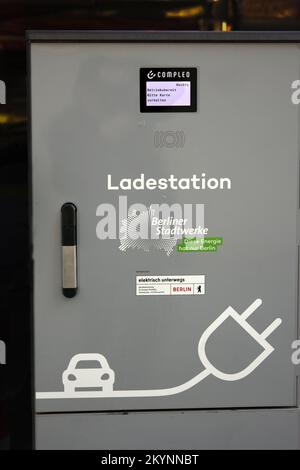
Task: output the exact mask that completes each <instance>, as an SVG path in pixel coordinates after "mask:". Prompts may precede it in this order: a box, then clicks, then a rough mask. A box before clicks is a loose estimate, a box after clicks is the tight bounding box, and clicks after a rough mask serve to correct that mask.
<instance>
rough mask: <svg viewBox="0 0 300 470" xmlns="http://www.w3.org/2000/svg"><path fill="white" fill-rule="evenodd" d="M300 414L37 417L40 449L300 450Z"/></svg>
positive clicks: (194, 413)
mask: <svg viewBox="0 0 300 470" xmlns="http://www.w3.org/2000/svg"><path fill="white" fill-rule="evenodd" d="M299 448H300V412H299V410H296V409H295V410H292V409H291V410H284V409H282V410H255V411H254V410H252V411H251V410H248V411H242V410H239V411H237V410H236V411H233V410H229V411H185V412H175V411H168V412H155V411H154V412H151V413H150V412H147V413H142V412H139V413H130V414H128V415H126V414H124V415H121V414H117V413H114V414H96V413H95V414H65V415H55V414H54V415H38V416H37V449H104V450H105V449H110V450H113V449H165V450H167V449H169V450H170V449H172V450H180V449H187V450H188V449H199V450H201V449H225V450H229V449H234V450H236V449H275V450H276V449H277V450H278V449H299Z"/></svg>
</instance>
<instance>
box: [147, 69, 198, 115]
mask: <svg viewBox="0 0 300 470" xmlns="http://www.w3.org/2000/svg"><path fill="white" fill-rule="evenodd" d="M140 111H141V112H142V113H151V112H152V113H157V112H195V111H197V68H196V67H190V68H183V67H179V68H174V67H173V68H141V69H140Z"/></svg>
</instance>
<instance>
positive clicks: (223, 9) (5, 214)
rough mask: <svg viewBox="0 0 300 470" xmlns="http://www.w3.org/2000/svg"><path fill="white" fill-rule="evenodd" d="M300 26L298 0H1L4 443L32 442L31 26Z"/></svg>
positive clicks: (0, 422)
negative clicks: (28, 94)
mask: <svg viewBox="0 0 300 470" xmlns="http://www.w3.org/2000/svg"><path fill="white" fill-rule="evenodd" d="M299 27H300V1H299V0H0V80H3V81H4V82H5V84H6V104H0V214H1V222H2V223H1V231H0V247H1V256H0V311H1V315H0V340H2V341H5V343H6V348H7V357H6V364H5V365H1V364H0V450H1V449H30V448H31V446H32V407H31V401H32V399H31V395H32V394H31V377H32V374H31V372H32V371H31V369H30V362H31V361H30V295H29V294H30V292H29V279H30V278H29V249H28V215H27V204H28V201H27V191H28V185H27V174H28V165H27V116H26V106H27V103H26V42H25V31H26V30H28V29H110V30H113V29H119V30H120V29H122V30H126V29H147V30H212V31H223V32H224V34H226V32H228V31H232V30H263V31H268V30H299Z"/></svg>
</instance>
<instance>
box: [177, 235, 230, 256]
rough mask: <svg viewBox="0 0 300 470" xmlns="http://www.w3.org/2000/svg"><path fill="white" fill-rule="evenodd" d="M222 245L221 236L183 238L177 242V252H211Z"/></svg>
mask: <svg viewBox="0 0 300 470" xmlns="http://www.w3.org/2000/svg"><path fill="white" fill-rule="evenodd" d="M222 245H223V238H222V237H206V238H197V237H194V238H183V239H182V240H181V243H178V244H177V251H178V252H179V253H191V252H194V253H195V252H201V253H211V252H215V251H217V250H218V247H219V246H222Z"/></svg>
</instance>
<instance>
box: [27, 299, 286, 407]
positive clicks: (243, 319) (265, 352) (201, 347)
mask: <svg viewBox="0 0 300 470" xmlns="http://www.w3.org/2000/svg"><path fill="white" fill-rule="evenodd" d="M261 305H262V300H261V299H256V300H255V301H254V302H253V303H252V304H251V305H250V306H249V307H248V308H247V309H246V310H245V311H244V312H243V313H241V314H239V313H237V311H236V310H234V308H232V307H228V308H227V309H226V310H224V312H223V313H222V314H221V315H220V316H219V317H218V318H217V319H216V320H215V321H214V322H213V323H211V325H210V326H209V327H208V328H207V329H206V330H205V331H204V333H203V334H202V336H201V338H200V340H199V344H198V354H199V358H200V360H201V362H202V364H203V365H204V367H205V369H204V370H203V371H202V372H200V373H199V374H197V375H195V377H193V378H192V379H190V380H188V381H187V382H185V383H183V384H181V385H178V386H175V387H171V388H163V389H153V390H151V389H150V390H110V391H100V392H99V391H74V392H65V391H64V392H38V393H36V398H37V399H55V398H57V399H58V398H102V397H111V398H113V397H116V398H121V397H162V396H170V395H176V394H178V393H182V392H184V391H186V390H189V389H190V388H192V387H194V386H195V385H197V384H198V383H199V382H201V381H202V380H204V379H205V378H206V377H208V376H209V375H213V376H215V377H216V378H218V379H220V380H224V381H230V382H234V381H237V380H241V379H243V378H245V377H247V376H248V375H250V374H251V373H252V372H253V371H254V370H255V369H256V368H257V367H258V366H259V365H260V364H262V362H264V361H265V360H266V359H267V358H268V357H269V356H270V355H271V354H272V352H273V351H274V348H273V346H271V344H270V343H269V342H268V341H267V338H268V337H269V336H270V335H271V333H273V332H274V331H275V330H276V329H277V328H278V327H279V325H280V324H281V323H282V320H281V319H280V318H277V319H276V320H274V321H273V322H272V323H271V324H270V325H269V326H268V327H267V328H266V329H265V330H264V331H263V332H262V333H258V332H257V331H256V330H255V329H254V328H253V327H252V326H251V325H250V324H249V323H248V321H247V320H248V318H249V317H250V316H251V315H252V314H253V313H254V312H255V311H256V310H257V309H258V308H259V307H260V306H261ZM228 318H232V319H233V320H235V321H236V322H237V323H238V324H239V325H240V326H241V327H242V328H243V329H244V330H245V331H246V332H247V333H248V334H249V335H250V336H251V337H252V338H253V339H254V340H256V342H257V343H258V344H259V345H260V346H261V347H262V352H261V353H260V354H259V355H258V356H257V357H256V359H254V360H253V361H252V362H251V363H250V364H249V365H248V366H247V367H245V368H244V369H243V370H241V371H239V372H236V373H231V374H228V373H224V372H222V371H220V370H219V369H217V368H215V367H214V365H213V364H212V363H211V362H210V361H209V359H208V357H207V355H206V350H205V349H206V343H207V341H208V339H209V338H210V336H211V335H212V334H213V333H214V332H215V331H216V330H217V329H218V328H219V327H220V326H221V325H222V324H223V323H224V322H225V320H227V319H228Z"/></svg>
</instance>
